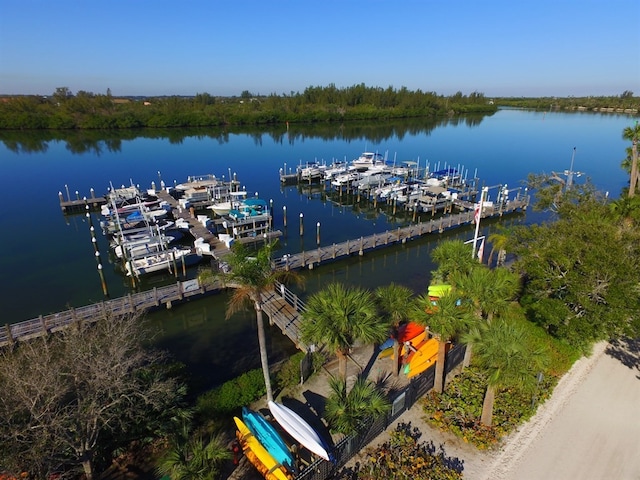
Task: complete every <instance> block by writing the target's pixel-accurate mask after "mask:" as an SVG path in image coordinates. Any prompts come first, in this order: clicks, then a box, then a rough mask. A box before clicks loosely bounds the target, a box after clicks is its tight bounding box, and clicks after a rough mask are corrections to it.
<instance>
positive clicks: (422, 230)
mask: <svg viewBox="0 0 640 480" xmlns="http://www.w3.org/2000/svg"><path fill="white" fill-rule="evenodd" d="M528 201H529V198H528V197H521V198H516V199H515V200H510V201H509V202H506V203H505V204H504V205H494V206H491V207H485V208H484V209H483V211H482V218H489V217H496V216H502V215H505V214H508V213H513V212H515V211H518V210H524V209H526V208H527V205H528ZM454 204H455V205H457V206H459V207H461V208H464V209H465V210H464V211H462V212H460V213H452V214H449V215H446V216H443V217H440V218H437V219H431V220H429V221H428V222H419V223H417V224H412V225H409V226H407V227H398V229H397V230H393V231H391V230H387V231H386V232H383V233H376V234H373V235H369V236H366V237H360V238H359V239H355V240H347V241H346V242H342V243H334V244H333V245H331V246H328V247H321V248H317V249H315V250H312V251H309V252H304V251H303V252H300V253H296V254H292V255H285V256H283V257H282V258H279V259H277V260H276V261H275V266H276V268H283V269H285V270H291V269H298V268H304V267H307V268H309V269H313V268H314V266H316V265H320V264H321V263H326V262H329V261H333V260H338V259H340V258H343V257H348V256H351V255H353V254H356V253H357V254H358V255H363V254H364V253H365V252H367V251H370V250H374V249H377V248H381V247H385V246H388V245H394V244H397V243H405V242H406V241H407V240H413V239H415V238H418V237H421V236H423V235H426V234H429V233H433V232H437V233H442V232H444V231H445V230H448V229H450V228H455V227H458V226H460V225H464V224H470V223H472V222H473V217H474V211H473V206H474V204H472V203H469V202H463V201H461V200H455V201H454Z"/></svg>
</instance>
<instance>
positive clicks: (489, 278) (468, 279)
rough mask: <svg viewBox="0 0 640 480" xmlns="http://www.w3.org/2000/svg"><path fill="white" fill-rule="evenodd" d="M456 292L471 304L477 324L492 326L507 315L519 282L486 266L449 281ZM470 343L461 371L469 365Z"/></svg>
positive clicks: (509, 275) (507, 272)
mask: <svg viewBox="0 0 640 480" xmlns="http://www.w3.org/2000/svg"><path fill="white" fill-rule="evenodd" d="M452 283H453V284H454V285H455V286H456V292H457V293H458V295H460V296H461V297H462V298H463V299H466V300H468V301H470V302H471V304H472V306H473V309H474V312H475V316H476V321H477V322H487V323H491V321H492V319H493V317H494V316H495V315H499V314H501V313H503V312H504V311H506V309H507V307H508V306H509V304H510V303H511V302H512V301H513V299H514V298H515V297H516V295H517V293H518V291H519V289H520V282H519V278H518V276H517V275H516V274H515V273H513V272H510V271H509V270H507V269H505V268H502V267H501V268H494V269H490V268H488V267H486V266H482V267H480V268H475V269H473V270H472V271H471V272H469V273H468V274H466V275H460V274H456V275H454V276H453V277H452ZM472 351H473V344H472V342H468V343H467V349H466V351H465V354H464V362H463V367H464V368H466V367H468V366H469V364H470V363H471V356H472Z"/></svg>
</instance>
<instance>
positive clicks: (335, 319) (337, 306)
mask: <svg viewBox="0 0 640 480" xmlns="http://www.w3.org/2000/svg"><path fill="white" fill-rule="evenodd" d="M388 334H389V322H388V321H387V320H385V319H383V318H382V317H380V316H378V311H377V308H376V302H375V299H374V297H373V295H372V294H371V293H370V292H369V291H367V290H365V289H362V288H359V287H345V286H344V285H342V284H340V283H333V284H331V285H328V286H327V287H326V288H325V289H324V290H321V291H320V292H318V293H316V294H314V295H312V296H311V298H309V300H308V301H307V305H306V309H305V311H304V312H303V314H302V322H301V323H300V335H301V339H302V341H303V342H304V343H306V344H307V345H311V344H316V345H323V346H326V347H327V348H328V349H329V350H331V351H333V352H335V353H336V355H337V356H338V360H339V362H340V376H341V377H342V378H343V379H345V380H346V378H347V355H348V354H349V350H350V349H351V348H352V347H353V345H354V344H355V342H356V341H361V342H363V343H365V344H373V343H376V342H382V341H384V340H385V339H386V338H387V336H388Z"/></svg>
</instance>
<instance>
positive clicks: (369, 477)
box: [339, 423, 463, 480]
mask: <svg viewBox="0 0 640 480" xmlns="http://www.w3.org/2000/svg"><path fill="white" fill-rule="evenodd" d="M421 436H422V433H420V431H419V430H418V429H417V428H412V427H411V424H410V423H401V424H399V425H398V426H397V427H396V430H395V431H394V432H391V440H389V441H388V442H386V443H384V444H382V445H381V446H380V447H377V448H369V449H367V450H366V453H367V456H366V459H365V460H364V461H363V462H362V464H361V465H359V466H358V467H356V471H355V472H350V471H346V470H345V471H343V472H342V473H341V475H339V478H341V479H346V478H351V479H353V478H356V479H358V480H377V479H380V478H411V479H413V480H458V479H461V478H462V470H463V464H462V462H461V461H460V460H459V459H457V458H451V457H447V456H446V455H445V453H444V450H443V448H442V446H441V447H440V448H439V449H437V448H436V446H435V445H434V443H433V442H432V441H430V442H419V441H418V440H419V438H420V437H421Z"/></svg>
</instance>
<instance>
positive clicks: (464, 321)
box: [412, 291, 473, 393]
mask: <svg viewBox="0 0 640 480" xmlns="http://www.w3.org/2000/svg"><path fill="white" fill-rule="evenodd" d="M412 314H413V318H414V320H415V321H416V322H418V323H421V324H423V325H425V326H426V327H428V328H429V330H430V332H432V333H433V335H434V337H435V338H436V339H437V340H438V359H437V361H436V378H435V384H434V389H435V390H436V392H438V393H442V391H443V390H444V383H445V375H444V367H445V360H446V346H447V343H449V342H451V341H452V340H453V339H454V338H455V337H457V336H458V335H459V334H460V333H462V332H464V331H466V329H467V328H468V327H469V326H470V325H471V323H472V320H473V315H472V313H471V312H470V311H469V309H468V308H467V306H466V305H462V304H460V302H459V301H458V296H457V295H456V293H455V291H450V292H449V293H447V294H446V295H443V296H441V297H440V298H438V300H437V302H436V305H435V306H434V305H433V304H432V302H431V299H430V298H429V295H426V294H423V295H420V296H419V297H418V298H417V299H416V301H415V302H414V304H413V308H412Z"/></svg>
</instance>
